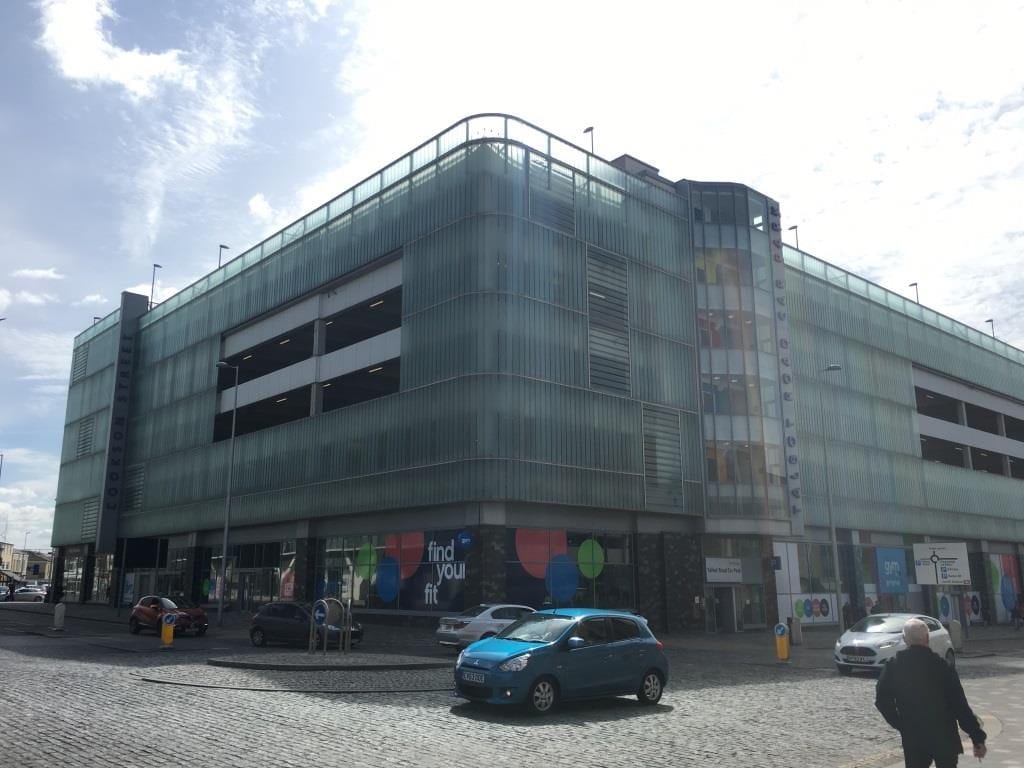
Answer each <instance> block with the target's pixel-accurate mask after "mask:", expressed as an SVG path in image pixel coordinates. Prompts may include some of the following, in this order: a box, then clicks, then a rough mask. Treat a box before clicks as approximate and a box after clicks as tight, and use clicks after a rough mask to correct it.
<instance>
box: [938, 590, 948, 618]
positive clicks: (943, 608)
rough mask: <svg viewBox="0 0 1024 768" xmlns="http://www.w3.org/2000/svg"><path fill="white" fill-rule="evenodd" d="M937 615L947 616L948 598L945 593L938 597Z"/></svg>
mask: <svg viewBox="0 0 1024 768" xmlns="http://www.w3.org/2000/svg"><path fill="white" fill-rule="evenodd" d="M939 615H940V616H949V598H948V597H947V596H946V595H943V596H942V597H940V598H939Z"/></svg>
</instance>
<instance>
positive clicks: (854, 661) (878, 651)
mask: <svg viewBox="0 0 1024 768" xmlns="http://www.w3.org/2000/svg"><path fill="white" fill-rule="evenodd" d="M910 619H920V620H921V621H923V622H924V623H925V624H927V625H928V645H929V647H930V648H931V649H932V650H933V651H935V653H937V654H939V656H942V657H943V658H944V659H945V660H946V663H947V664H949V666H951V667H952V666H955V665H956V654H955V653H953V641H952V640H951V639H950V637H949V632H947V631H946V629H945V628H944V627H943V626H942V624H940V623H939V620H938V619H933V618H932V617H931V616H922V615H921V614H918V613H877V614H874V615H873V616H865V617H864V618H863V619H861V620H860V621H858V622H857V623H856V624H854V625H853V626H852V627H850V628H849V629H848V630H847V631H846V632H844V633H843V636H842V637H840V638H839V639H838V640H836V647H835V652H834V654H833V661H835V664H836V669H838V670H839V674H841V675H848V674H850V673H851V672H852V671H853V670H855V669H874V670H881V668H882V667H884V666H885V664H886V663H887V662H888V661H889V660H890V659H892V658H893V657H894V656H895V655H896V654H897V653H899V652H900V651H902V650H903V649H904V648H906V647H907V646H906V643H904V642H903V625H904V624H906V623H907V622H908V621H910Z"/></svg>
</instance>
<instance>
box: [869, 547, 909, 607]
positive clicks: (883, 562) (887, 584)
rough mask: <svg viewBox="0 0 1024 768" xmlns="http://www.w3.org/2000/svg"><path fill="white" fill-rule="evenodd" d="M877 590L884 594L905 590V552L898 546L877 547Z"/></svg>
mask: <svg viewBox="0 0 1024 768" xmlns="http://www.w3.org/2000/svg"><path fill="white" fill-rule="evenodd" d="M875 559H876V560H877V563H878V591H879V592H881V593H883V594H886V595H902V594H905V593H906V591H907V552H906V550H904V549H900V548H896V547H893V548H889V547H878V548H877V549H876V550H875Z"/></svg>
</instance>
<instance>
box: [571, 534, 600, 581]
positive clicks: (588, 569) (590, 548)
mask: <svg viewBox="0 0 1024 768" xmlns="http://www.w3.org/2000/svg"><path fill="white" fill-rule="evenodd" d="M576 564H577V565H578V566H579V568H580V573H582V574H583V575H584V576H586V577H587V578H588V579H596V578H597V577H598V576H600V575H601V571H603V570H604V548H603V547H602V546H601V545H600V544H598V543H597V542H596V541H594V540H593V539H587V540H586V541H584V542H583V543H582V544H580V548H579V550H577V552H576Z"/></svg>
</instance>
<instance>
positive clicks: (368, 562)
mask: <svg viewBox="0 0 1024 768" xmlns="http://www.w3.org/2000/svg"><path fill="white" fill-rule="evenodd" d="M376 571H377V550H376V549H374V548H373V544H370V543H366V544H363V545H362V546H361V547H360V548H359V549H358V550H356V576H358V577H359V578H361V579H371V578H373V576H374V573H376Z"/></svg>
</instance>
